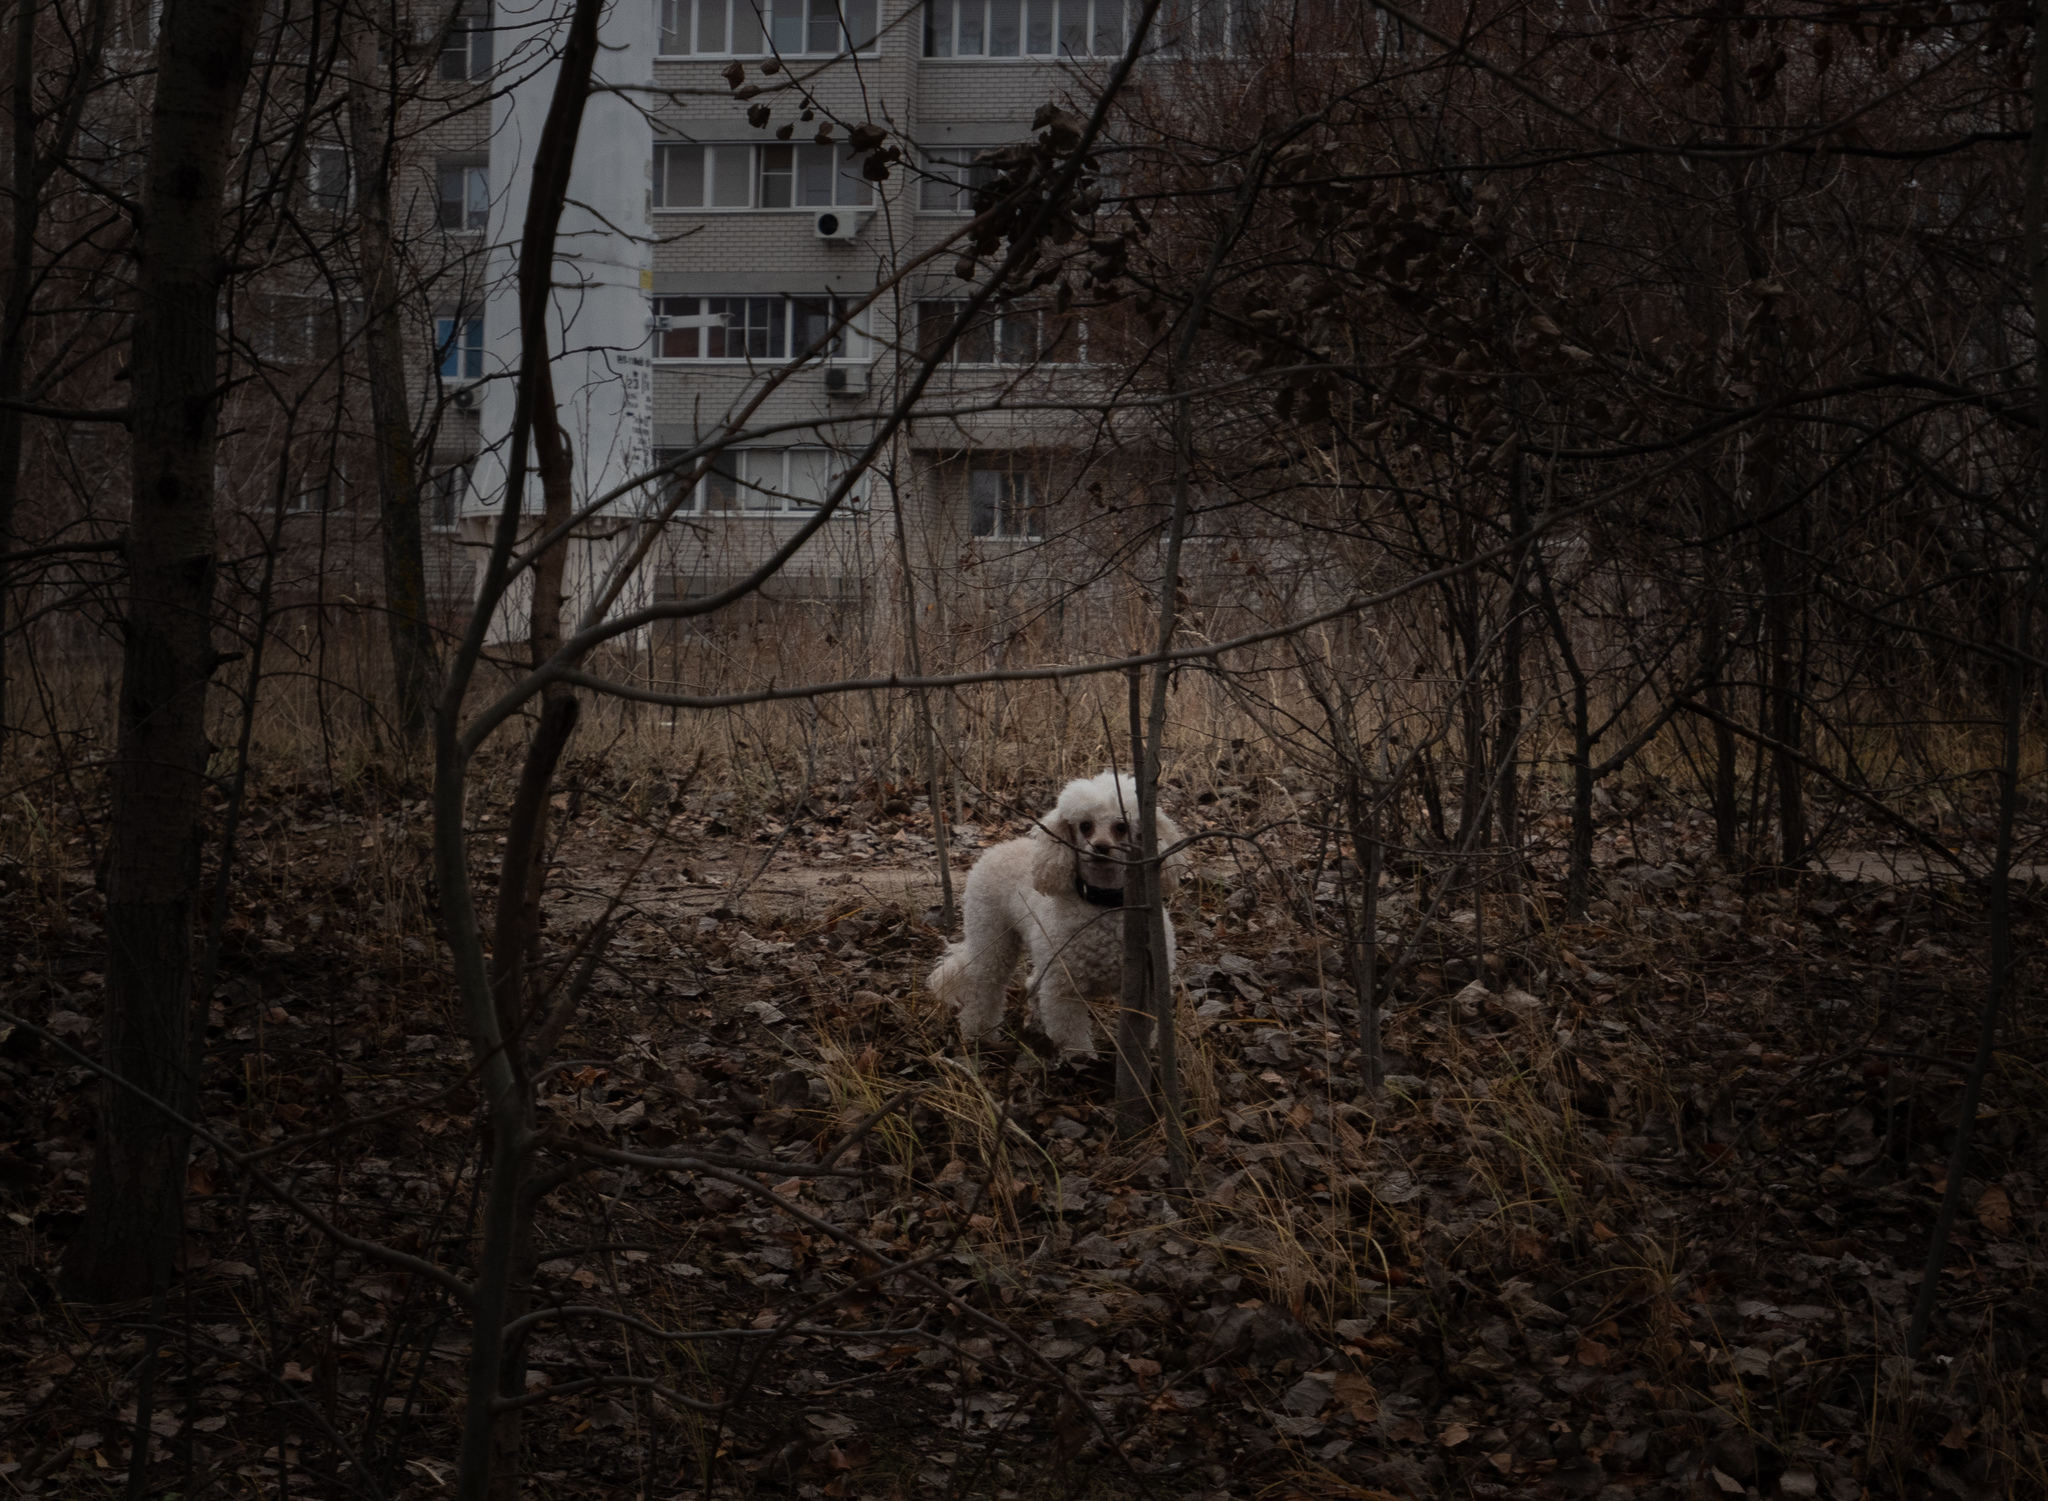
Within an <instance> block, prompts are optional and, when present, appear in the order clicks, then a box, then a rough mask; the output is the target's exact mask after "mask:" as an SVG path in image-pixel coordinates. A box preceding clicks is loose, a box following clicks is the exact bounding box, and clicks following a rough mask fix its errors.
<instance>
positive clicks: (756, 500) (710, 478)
mask: <svg viewBox="0 0 2048 1501" xmlns="http://www.w3.org/2000/svg"><path fill="white" fill-rule="evenodd" d="M685 452H686V450H683V449H675V448H668V449H662V448H657V449H656V450H655V451H654V462H655V463H656V464H657V465H661V464H666V463H671V462H673V461H675V460H677V459H680V458H681V457H682V456H683V454H684V453H685ZM694 467H695V465H694V464H686V465H684V466H683V472H684V473H685V474H687V473H688V472H689V470H690V469H691V468H694ZM844 473H845V467H844V465H843V463H842V462H841V460H840V458H839V455H838V454H836V453H834V452H833V451H832V450H831V449H829V448H728V449H727V450H726V451H725V452H724V453H721V454H720V455H719V456H718V458H717V459H716V460H715V461H713V463H712V465H711V469H710V472H709V473H707V474H706V475H705V476H704V477H703V478H702V479H701V480H699V481H698V482H697V485H696V493H695V494H694V495H693V496H691V497H690V499H689V500H688V501H687V502H686V503H684V504H683V505H681V506H679V507H678V508H677V509H678V510H679V511H691V512H700V513H702V512H726V513H731V514H737V515H743V516H801V515H808V514H809V513H810V512H812V511H815V510H816V509H817V508H818V507H819V506H820V505H822V504H823V503H824V501H825V497H826V496H827V495H829V494H831V493H832V486H833V485H834V484H835V483H836V482H837V481H838V480H839V478H840V477H841V476H842V475H843V474H844ZM675 483H676V481H675V479H674V478H673V477H670V478H668V479H667V480H666V482H665V484H666V487H667V488H665V489H664V491H663V494H662V498H663V499H664V500H666V499H667V498H668V497H669V496H670V495H672V494H673V493H674V490H673V486H674V485H675ZM858 502H859V486H858V484H857V483H856V485H855V487H854V490H853V491H852V492H850V493H849V494H848V495H847V498H846V501H845V502H844V504H847V505H855V504H858Z"/></svg>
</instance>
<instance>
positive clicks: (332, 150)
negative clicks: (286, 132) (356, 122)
mask: <svg viewBox="0 0 2048 1501" xmlns="http://www.w3.org/2000/svg"><path fill="white" fill-rule="evenodd" d="M349 166H350V163H349V159H348V148H347V147H346V146H342V145H339V144H337V143H335V142H332V141H317V142H315V143H313V144H312V145H310V146H308V147H307V148H306V207H308V208H310V209H316V210H318V211H319V212H321V213H325V214H343V213H347V212H348V211H349V209H351V208H353V207H354V206H355V201H356V185H355V174H354V173H353V172H352V171H350V170H349Z"/></svg>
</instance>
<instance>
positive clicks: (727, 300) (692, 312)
mask: <svg viewBox="0 0 2048 1501" xmlns="http://www.w3.org/2000/svg"><path fill="white" fill-rule="evenodd" d="M828 301H829V303H830V306H831V316H832V319H833V321H834V322H835V323H841V324H843V326H842V327H841V328H840V329H839V337H838V339H837V340H836V341H835V343H834V344H827V345H826V347H825V348H824V349H823V350H821V351H820V352H819V353H817V354H816V355H813V356H812V358H813V359H816V360H831V361H833V362H835V363H839V364H865V363H866V362H867V361H868V360H869V359H870V358H872V349H871V346H870V345H869V343H868V338H867V329H866V319H865V318H863V317H859V316H856V317H854V318H852V319H850V320H848V319H847V314H846V302H845V299H843V298H841V297H839V296H837V295H828V294H825V293H820V294H818V295H817V296H815V297H804V296H790V295H784V294H781V293H769V294H767V295H765V296H764V295H761V294H758V293H755V294H748V293H739V292H734V293H724V294H721V293H715V292H713V293H688V294H671V295H665V296H657V297H654V298H652V299H650V301H649V304H648V306H649V318H648V322H649V324H650V325H651V332H652V336H653V346H654V353H653V359H654V361H655V363H656V364H658V365H712V366H724V365H738V366H745V367H750V366H754V365H782V364H787V363H788V362H789V361H791V360H793V359H796V358H798V357H799V356H801V355H802V354H803V353H804V352H805V351H806V350H807V349H808V348H809V347H810V344H809V342H808V341H807V342H806V343H804V344H801V345H800V344H798V343H797V317H798V307H799V304H813V303H824V302H828ZM711 303H723V304H726V306H724V307H720V308H716V309H714V308H712V307H710V306H709V305H708V304H711ZM733 303H748V304H754V303H758V304H762V306H761V307H760V308H759V309H756V308H754V307H752V306H749V307H747V308H745V309H744V313H745V315H746V318H747V323H748V325H751V324H752V322H753V315H754V314H755V313H756V312H757V311H759V312H762V313H764V314H765V315H766V317H767V319H768V320H769V321H768V328H769V331H770V336H771V338H773V337H774V336H775V334H776V332H777V330H778V328H779V333H780V341H781V342H780V346H779V348H775V349H771V350H769V352H767V353H765V354H721V355H709V354H668V353H664V350H665V349H667V348H668V347H671V346H670V345H669V336H670V335H676V334H683V333H686V332H687V331H688V330H690V329H696V330H698V331H699V334H700V336H699V338H698V339H697V340H696V341H695V342H696V345H697V347H698V349H700V350H702V349H706V348H709V347H710V342H711V341H710V334H711V331H712V330H713V329H716V328H720V327H723V328H724V329H725V330H726V331H727V332H728V333H730V332H731V330H732V327H733V324H732V317H733V314H734V313H735V311H739V310H736V309H734V308H733V307H732V306H731V304H733ZM685 304H687V305H685ZM778 304H779V306H777V305H778ZM805 311H806V312H812V311H815V310H814V309H809V308H806V309H805ZM714 320H722V321H714ZM676 342H677V343H686V342H688V341H686V340H682V339H678V340H677V341H676ZM835 345H836V347H835Z"/></svg>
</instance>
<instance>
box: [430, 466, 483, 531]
mask: <svg viewBox="0 0 2048 1501" xmlns="http://www.w3.org/2000/svg"><path fill="white" fill-rule="evenodd" d="M475 478H476V460H475V459H473V458H463V459H456V460H455V461H454V462H453V463H449V464H443V465H442V466H441V467H440V468H438V469H435V470H434V471H433V472H431V473H430V474H428V476H427V483H426V485H425V486H424V487H423V488H424V491H425V493H424V494H423V495H422V496H421V497H420V498H421V499H422V500H423V501H425V503H426V504H425V510H426V513H427V518H426V519H427V530H429V531H434V532H452V531H454V530H455V529H456V527H458V526H459V525H460V524H461V522H462V507H463V504H464V502H465V501H467V500H468V499H469V487H470V484H471V482H472V481H474V479H475Z"/></svg>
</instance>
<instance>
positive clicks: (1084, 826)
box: [1081, 818, 1095, 836]
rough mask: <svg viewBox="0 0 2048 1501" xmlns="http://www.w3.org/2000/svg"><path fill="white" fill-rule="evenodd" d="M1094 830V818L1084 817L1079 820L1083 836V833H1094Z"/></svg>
mask: <svg viewBox="0 0 2048 1501" xmlns="http://www.w3.org/2000/svg"><path fill="white" fill-rule="evenodd" d="M1094 832H1095V820H1094V819H1092V818H1086V819H1083V820H1082V821H1081V833H1082V834H1083V835H1084V836H1085V835H1088V834H1092V833H1094Z"/></svg>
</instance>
